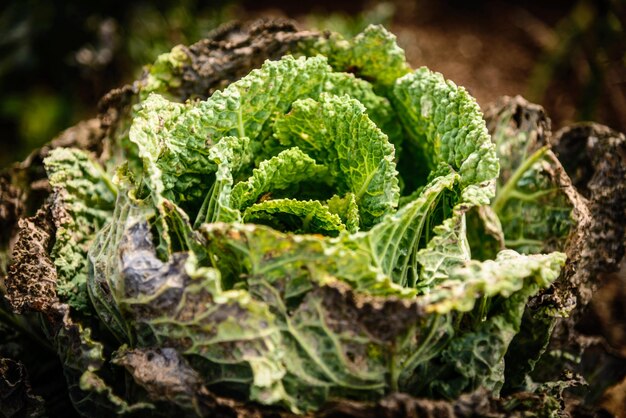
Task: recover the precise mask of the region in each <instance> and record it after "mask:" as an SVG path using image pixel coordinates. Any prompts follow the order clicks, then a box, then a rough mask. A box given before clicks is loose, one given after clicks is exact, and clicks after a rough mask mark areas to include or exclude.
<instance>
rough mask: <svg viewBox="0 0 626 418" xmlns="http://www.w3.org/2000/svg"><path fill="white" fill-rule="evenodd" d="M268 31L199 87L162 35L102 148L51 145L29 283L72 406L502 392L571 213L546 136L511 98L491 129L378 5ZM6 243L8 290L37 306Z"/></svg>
mask: <svg viewBox="0 0 626 418" xmlns="http://www.w3.org/2000/svg"><path fill="white" fill-rule="evenodd" d="M282 45H287V46H286V47H285V50H283V51H281V52H280V54H279V56H272V57H271V58H272V59H268V60H266V61H265V62H263V63H262V64H261V65H260V66H258V68H255V69H252V71H249V73H247V74H245V75H244V74H241V76H233V75H232V74H231V73H230V72H228V68H224V79H223V80H222V83H221V84H220V85H218V86H214V87H212V88H205V87H206V86H205V87H202V86H200V87H198V88H199V89H202V88H205V90H206V92H207V94H205V95H204V97H202V95H201V94H192V93H189V91H188V85H189V84H190V83H196V84H201V83H200V82H199V81H198V80H197V79H195V78H194V77H197V76H198V75H197V74H196V73H193V74H191V71H190V70H189V68H190V65H191V64H190V63H191V61H192V59H193V52H194V51H190V50H189V49H186V48H184V47H177V48H175V49H174V50H172V52H170V53H168V54H164V55H162V56H161V57H159V59H158V60H157V62H156V63H155V64H154V65H152V66H151V67H149V68H148V70H147V73H146V75H145V77H144V78H143V79H142V80H141V81H139V82H137V83H135V85H134V86H133V88H132V92H131V93H130V94H131V96H130V97H131V99H129V100H130V102H129V103H130V104H129V105H128V107H127V109H128V110H127V113H126V114H125V116H124V118H125V119H124V121H123V123H118V124H117V126H116V129H109V130H108V131H107V136H106V138H105V139H104V142H105V144H106V149H105V151H104V152H102V153H101V154H100V155H99V157H98V158H96V157H95V156H94V154H93V153H90V152H88V151H85V150H82V149H79V148H68V147H65V148H56V149H54V150H52V151H51V152H50V153H49V154H48V155H47V157H46V158H45V160H44V165H45V170H46V174H47V178H48V179H49V182H50V185H51V187H52V197H51V198H50V199H49V200H48V202H47V203H46V205H45V206H44V209H42V210H43V211H44V212H45V213H47V214H49V215H46V214H45V213H44V212H42V213H41V214H40V215H38V216H39V217H40V218H39V221H37V220H34V221H32V222H34V223H33V225H34V226H33V228H39V229H38V231H40V232H41V231H43V232H45V233H46V234H47V235H41V236H43V237H44V238H45V240H46V241H45V242H44V241H42V242H44V245H49V247H50V249H49V251H47V252H46V255H47V256H48V257H49V261H50V266H49V271H52V272H53V273H51V274H53V276H54V285H53V288H52V289H50V288H45V289H44V290H45V292H48V293H45V292H44V291H42V290H41V289H40V288H37V289H35V290H33V289H29V290H28V291H29V292H31V294H32V292H35V293H37V292H40V291H41V292H42V295H43V296H45V297H47V299H46V300H48V302H46V303H45V304H43V305H41V306H38V310H39V311H40V312H44V313H47V315H48V316H49V317H50V318H54V320H52V319H50V320H51V321H52V323H53V326H50V327H49V329H48V332H49V336H50V338H51V340H52V341H53V342H54V346H55V347H56V350H57V351H58V352H59V353H60V355H61V357H62V360H63V362H64V366H65V369H66V377H67V379H68V382H69V385H70V387H71V390H70V396H71V398H72V400H73V402H74V403H75V405H76V408H77V409H78V410H79V411H80V412H81V413H83V414H86V415H90V416H93V415H94V414H102V415H106V414H110V413H116V414H131V415H132V414H139V415H142V414H145V413H148V412H149V413H150V414H153V415H159V414H164V415H168V414H171V413H173V412H172V411H184V412H185V413H186V414H189V415H207V416H210V415H211V414H213V413H215V411H216V410H219V408H225V407H226V406H228V405H232V402H246V401H250V402H252V404H262V405H267V406H270V407H272V408H275V409H273V410H274V411H278V412H277V413H279V412H280V411H287V412H290V413H296V414H305V413H313V412H315V411H317V410H319V409H320V408H323V407H324V406H325V405H328V403H329V402H332V401H337V400H341V399H348V400H354V401H365V402H373V401H377V400H379V399H381V398H382V397H384V396H386V395H388V394H390V393H394V392H405V393H408V394H410V395H414V396H418V397H434V398H440V399H449V400H452V399H456V398H458V397H459V396H460V395H461V394H463V393H467V392H472V391H474V390H476V389H479V388H482V389H483V390H486V391H487V392H488V393H489V394H490V395H491V396H494V397H497V396H498V394H499V393H500V390H501V389H502V388H503V386H506V385H508V384H509V381H508V380H507V379H513V380H515V381H524V377H525V376H526V374H527V373H529V372H530V371H531V370H532V365H534V362H535V361H536V358H533V356H534V357H536V356H538V355H540V354H541V352H542V349H545V343H546V341H547V340H546V338H547V336H549V331H548V330H546V333H544V334H545V335H544V336H543V337H542V339H541V341H536V345H537V346H538V347H539V348H538V349H537V350H536V351H532V350H529V351H528V352H527V357H524V355H525V354H524V349H523V346H519V347H517V350H518V351H519V352H520V353H521V354H519V357H518V358H516V359H515V361H516V362H519V363H520V364H530V366H528V367H519V368H517V369H515V370H516V373H517V374H514V373H512V372H509V371H510V370H511V369H510V365H509V364H507V363H506V362H505V358H506V357H507V353H509V352H510V348H511V347H512V345H515V344H516V343H515V342H514V339H515V338H516V336H518V333H519V332H520V327H521V324H522V319H523V317H524V311H525V308H526V305H527V302H528V301H529V299H530V298H531V297H533V296H534V295H536V294H537V293H538V292H541V291H543V289H547V288H549V287H550V286H551V284H552V283H553V282H554V281H555V280H556V279H557V278H558V277H559V274H560V272H561V269H562V267H563V266H564V263H565V261H566V257H565V254H564V253H563V252H559V251H564V250H565V243H566V241H567V239H568V237H569V236H570V234H571V231H573V230H574V229H575V226H576V225H577V222H580V219H581V216H583V215H584V214H583V215H581V214H580V213H574V212H573V207H574V204H573V203H572V202H573V201H574V200H576V199H577V198H578V197H577V196H574V194H575V191H573V190H572V188H571V184H566V183H567V181H568V180H567V179H564V178H563V176H564V174H563V173H560V176H561V177H559V176H556V175H555V174H554V169H555V167H556V168H558V167H560V165H559V163H558V160H556V158H555V157H554V155H553V154H552V153H551V151H550V150H549V148H548V147H547V146H546V144H541V143H537V141H535V142H532V141H530V140H529V139H528V138H525V137H524V132H521V131H520V132H515V133H514V134H511V133H510V132H507V131H506V129H505V128H506V126H507V121H508V120H509V119H510V115H508V116H507V115H505V116H504V117H502V118H500V120H501V121H503V122H502V124H501V125H499V128H497V129H496V130H495V132H496V134H495V135H494V137H493V138H492V136H490V134H489V133H488V131H487V127H486V124H485V121H484V119H483V114H482V112H481V110H480V108H479V106H478V105H477V103H476V101H475V99H474V98H473V97H472V96H471V95H470V94H469V93H468V92H467V91H466V90H465V89H464V88H462V87H459V86H456V85H455V84H454V83H453V82H451V81H449V80H446V79H445V78H444V77H443V76H442V75H441V74H438V73H435V72H432V71H430V70H429V69H427V68H424V67H422V68H419V69H417V70H412V69H411V68H410V67H409V66H408V64H407V63H406V60H405V57H404V52H403V51H402V50H401V49H400V48H399V47H398V46H397V44H396V40H395V37H394V36H393V35H392V34H390V33H389V32H387V31H386V30H385V29H384V28H383V27H380V26H371V27H369V28H367V29H366V30H365V31H364V32H363V33H361V34H360V35H358V36H357V37H355V38H354V39H343V38H341V37H340V36H338V35H336V34H331V35H328V34H327V35H324V36H321V35H320V36H301V37H300V38H298V39H291V40H290V41H289V42H286V41H285V42H283V44H282ZM205 46H206V45H205ZM209 47H210V45H209ZM195 64H197V63H195ZM205 64H206V65H209V64H210V62H209V63H205ZM220 68H221V67H220ZM226 74H228V76H227V75H226ZM206 79H207V78H206V77H205V78H204V79H202V80H204V81H203V82H205V81H206ZM507 118H509V119H507ZM566 186H567V187H566ZM568 187H569V188H568ZM46 216H48V219H52V221H51V222H49V223H50V225H51V226H49V227H47V229H46V228H44V227H41V225H44V224H45V221H44V218H46ZM546 220H549V222H546ZM37 222H39V224H38V223H37ZM38 225H39V226H38ZM43 232H42V233H43ZM16 248H17V250H16V251H17V252H16V253H15V255H14V260H16V261H14V265H13V267H12V270H11V271H10V272H9V278H8V280H7V284H8V286H7V287H8V293H9V298H10V300H11V303H12V304H13V306H14V308H16V309H19V308H24V307H30V308H32V303H31V304H30V305H29V303H30V302H29V298H28V297H25V296H24V295H23V292H24V290H23V289H24V286H23V285H22V284H23V282H24V281H25V280H29V278H28V277H27V276H28V275H29V274H30V272H29V271H28V269H24V268H22V269H20V263H22V265H24V264H27V262H28V260H27V257H26V256H25V255H24V254H22V253H20V251H22V252H24V253H28V250H27V249H26V250H25V249H24V248H23V247H20V246H18V247H16ZM44 293H45V294H44ZM50 293H52V296H50V295H49V294H50ZM46 295H48V296H46ZM40 296H41V295H40ZM44 299H45V298H44ZM27 305H29V306H27ZM565 311H566V308H563V307H561V309H559V308H558V307H553V308H552V309H547V308H546V309H544V310H543V311H542V315H544V317H543V318H544V319H545V318H548V317H551V316H552V317H553V316H556V315H562V314H564V313H566V312H565ZM51 312H53V313H51ZM549 322H550V321H549V320H544V321H543V322H542V323H544V324H545V323H549ZM545 327H547V328H549V327H550V325H549V324H548V325H545ZM547 328H546V329H547ZM519 340H520V341H522V340H523V339H521V338H520V339H519ZM516 341H517V340H516ZM512 342H513V343H512ZM520 347H521V348H520ZM518 369H519V372H517V370H518ZM124 375H125V376H126V377H128V376H131V377H132V379H128V378H127V379H126V380H124V379H123V378H121V379H120V377H121V376H124ZM242 408H244V409H242V411H245V408H246V407H242ZM250 408H252V407H250ZM240 412H241V411H240ZM241 413H243V412H241ZM251 413H252V412H251Z"/></svg>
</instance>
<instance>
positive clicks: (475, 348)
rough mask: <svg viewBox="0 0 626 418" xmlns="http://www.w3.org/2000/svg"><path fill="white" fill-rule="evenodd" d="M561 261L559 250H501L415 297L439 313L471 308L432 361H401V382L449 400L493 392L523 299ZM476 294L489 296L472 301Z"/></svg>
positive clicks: (542, 285) (455, 271)
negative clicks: (529, 252)
mask: <svg viewBox="0 0 626 418" xmlns="http://www.w3.org/2000/svg"><path fill="white" fill-rule="evenodd" d="M564 264H565V255H564V254H562V253H552V254H548V255H533V256H526V255H519V254H517V253H516V252H514V251H512V250H505V251H502V252H501V253H500V254H499V255H498V257H497V259H496V260H495V261H491V260H490V261H485V262H478V261H471V262H469V263H467V265H466V266H465V267H462V268H457V269H453V270H452V271H451V272H450V278H449V279H448V280H446V281H444V282H442V283H441V284H440V285H439V286H437V287H435V288H434V289H432V291H431V292H430V293H428V294H425V295H422V296H419V297H418V300H419V303H420V304H424V307H425V309H426V310H427V311H430V312H437V313H439V314H444V315H449V314H450V313H451V312H453V311H457V312H461V313H462V312H470V311H472V310H473V312H472V314H471V315H467V316H466V317H458V319H457V324H458V325H457V326H456V328H457V329H456V330H455V334H456V335H455V336H454V338H452V340H451V341H450V343H449V345H447V346H446V347H445V348H443V350H441V351H440V352H439V353H438V354H437V357H436V359H433V360H432V361H431V362H430V363H423V364H422V365H420V366H418V367H417V369H414V365H415V363H414V362H413V361H411V360H412V359H410V360H408V361H407V362H406V368H405V371H404V373H403V375H401V380H400V381H401V386H402V385H403V386H405V388H406V389H408V388H410V389H409V390H412V391H414V392H425V393H426V394H428V395H429V396H433V395H436V396H444V397H447V398H450V399H453V398H456V397H458V396H459V395H460V394H461V393H464V392H467V391H472V390H474V389H476V388H477V387H479V386H484V387H486V388H488V389H489V390H491V391H494V392H495V393H498V391H499V390H500V388H501V387H502V383H503V381H504V355H505V354H506V352H507V350H508V347H509V344H510V343H511V340H512V339H513V337H514V336H515V335H516V334H517V333H518V332H519V329H520V324H521V321H522V315H523V313H524V308H525V307H526V302H527V301H528V299H529V297H531V296H532V295H534V294H536V293H537V292H538V291H539V290H540V289H542V288H546V287H547V286H549V285H550V283H552V282H553V281H554V280H556V278H557V277H558V276H559V273H560V270H561V267H562V266H563V265H564ZM481 296H482V297H489V298H492V299H489V300H490V303H487V304H485V303H482V304H480V305H477V304H476V302H477V301H478V300H480V297H481ZM485 301H486V299H483V302H485ZM457 315H459V314H457ZM412 370H414V371H412Z"/></svg>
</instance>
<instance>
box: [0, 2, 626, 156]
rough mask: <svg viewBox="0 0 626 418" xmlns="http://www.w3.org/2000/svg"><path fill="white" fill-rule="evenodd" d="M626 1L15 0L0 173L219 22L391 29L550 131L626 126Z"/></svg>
mask: <svg viewBox="0 0 626 418" xmlns="http://www.w3.org/2000/svg"><path fill="white" fill-rule="evenodd" d="M625 16H626V1H624V0H600V1H591V0H579V1H574V2H572V1H562V0H554V1H551V2H545V1H518V2H503V1H477V2H466V1H461V0H456V1H451V0H448V1H444V2H441V1H435V0H430V1H429V0H414V1H400V0H397V1H388V2H367V1H343V0H334V1H329V0H318V1H316V2H314V3H312V5H310V4H309V3H308V2H293V1H282V0H279V1H259V0H257V1H252V0H241V1H232V0H231V1H229V0H217V1H216V0H213V1H204V2H203V1H199V0H182V1H167V0H159V1H150V2H148V1H144V2H130V1H120V0H113V1H108V2H87V1H84V0H65V1H62V2H60V1H59V2H53V1H52V2H51V1H45V0H19V1H18V0H16V1H10V2H8V3H3V5H0V168H3V167H5V166H7V165H8V164H10V163H11V162H12V161H17V160H19V159H23V158H24V157H25V156H26V155H27V154H28V153H29V152H30V151H31V150H32V149H33V148H36V147H38V146H40V145H41V144H43V143H45V142H47V141H49V140H50V139H52V138H53V137H54V136H55V135H56V134H57V133H58V132H59V131H61V130H62V129H65V128H67V127H69V126H71V125H72V124H74V123H76V122H77V121H79V120H81V119H85V118H89V117H93V116H95V115H96V105H97V102H98V100H99V98H100V97H101V96H102V95H104V94H105V93H106V92H107V91H108V90H110V89H112V88H114V87H117V86H120V85H122V84H124V83H126V82H129V81H132V80H133V79H136V78H137V77H138V76H139V75H140V74H141V71H142V66H143V65H144V64H147V63H150V62H152V61H154V59H155V58H156V56H157V55H158V54H159V53H162V52H166V51H168V50H169V49H171V47H172V46H174V45H176V44H180V43H182V44H190V43H193V42H195V41H197V40H199V39H201V38H202V37H204V36H206V35H207V34H208V33H209V32H210V31H211V30H213V29H215V28H216V27H217V26H219V25H220V24H221V23H224V22H227V21H230V20H233V19H237V20H244V21H245V20H251V19H256V18H259V17H288V18H293V19H295V20H297V21H298V22H299V24H300V26H302V27H303V28H320V29H331V30H336V31H339V32H343V33H344V34H354V33H358V32H359V31H360V30H361V29H362V28H363V27H365V26H366V25H367V24H369V23H382V24H385V25H386V26H388V27H389V28H390V29H391V30H392V31H393V32H394V33H396V34H397V35H398V40H399V43H400V45H401V46H403V47H404V48H405V49H406V51H407V57H408V58H409V61H410V62H411V64H412V65H413V66H420V65H427V66H428V67H430V68H432V69H434V70H437V71H440V72H442V73H443V74H444V75H445V76H446V77H447V78H450V79H452V80H454V81H455V82H456V83H457V84H460V85H463V86H466V87H467V88H468V89H469V90H470V92H471V93H472V94H474V95H475V96H476V97H477V99H478V101H479V103H480V104H481V105H485V104H487V103H488V102H490V101H491V100H494V99H495V98H497V97H498V96H500V95H503V94H509V95H513V94H522V95H525V96H526V97H527V98H528V99H530V100H532V101H535V102H537V103H540V104H542V105H544V106H545V107H546V108H547V110H548V112H549V114H550V116H551V117H552V118H553V121H554V123H553V126H554V125H555V128H556V127H559V126H563V125H564V124H567V123H570V122H573V121H577V120H596V121H598V122H601V123H604V124H607V125H609V126H611V127H613V128H615V129H618V130H621V131H626V36H625V32H624V25H625V24H626V18H625Z"/></svg>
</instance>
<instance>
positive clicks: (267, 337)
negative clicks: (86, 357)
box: [120, 221, 287, 403]
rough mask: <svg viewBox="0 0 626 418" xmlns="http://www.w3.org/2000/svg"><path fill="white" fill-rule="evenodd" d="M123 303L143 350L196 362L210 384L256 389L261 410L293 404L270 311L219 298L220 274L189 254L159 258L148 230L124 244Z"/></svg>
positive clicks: (238, 294)
mask: <svg viewBox="0 0 626 418" xmlns="http://www.w3.org/2000/svg"><path fill="white" fill-rule="evenodd" d="M120 258H121V269H122V272H123V277H122V280H123V289H124V294H123V298H122V300H121V302H120V304H121V307H122V309H123V310H126V311H127V312H129V315H130V316H131V318H132V322H133V324H134V325H135V327H137V331H138V333H139V336H140V344H142V345H147V346H151V345H154V344H157V345H159V346H167V347H173V348H176V349H177V350H178V351H180V352H183V353H186V354H187V355H188V356H192V357H193V358H194V359H196V361H195V362H194V364H195V365H196V367H200V368H201V369H202V370H203V375H204V378H205V381H207V382H208V383H209V384H217V383H220V384H230V385H231V386H232V387H233V388H234V389H240V388H239V385H250V388H251V389H250V397H251V399H254V400H256V401H259V402H262V403H277V402H281V401H282V402H287V396H286V394H285V393H284V389H283V388H282V383H281V381H280V379H281V378H282V376H283V375H284V369H283V366H282V365H281V364H280V361H279V359H280V355H281V354H280V349H279V347H280V335H279V334H278V330H277V329H276V327H275V325H274V318H273V315H272V314H271V313H270V312H269V311H268V309H267V307H266V306H265V304H264V303H262V302H259V301H255V300H251V299H250V298H249V297H248V296H247V295H246V293H245V292H243V291H236V290H231V291H226V292H223V291H222V290H221V282H220V275H219V271H217V270H214V269H208V268H198V267H197V266H196V261H195V259H194V258H193V257H190V256H189V255H188V254H185V253H177V254H174V255H172V257H171V259H170V260H169V261H168V262H167V263H163V262H162V261H160V260H159V259H157V258H156V256H155V253H154V247H153V246H152V243H151V239H150V232H149V230H148V225H147V224H146V223H145V222H144V221H137V223H130V224H128V227H127V229H126V231H125V233H124V236H123V238H122V241H121V244H120Z"/></svg>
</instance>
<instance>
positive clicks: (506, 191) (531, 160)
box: [491, 145, 549, 215]
mask: <svg viewBox="0 0 626 418" xmlns="http://www.w3.org/2000/svg"><path fill="white" fill-rule="evenodd" d="M548 149H549V148H548V146H547V145H545V146H543V147H541V148H539V149H538V150H537V151H535V152H534V153H533V154H532V155H531V156H530V157H528V159H526V160H525V161H524V162H523V163H522V164H521V165H520V166H519V167H517V170H515V172H514V173H513V175H512V176H511V178H509V181H507V182H506V184H505V185H504V186H503V187H502V190H500V192H499V193H497V195H496V198H495V199H494V201H493V204H492V205H491V207H492V208H493V210H494V212H496V214H498V215H499V214H500V211H501V210H502V207H503V206H504V204H505V203H506V202H507V200H509V197H510V196H509V195H510V194H511V191H513V190H515V187H517V182H518V181H519V180H520V179H521V178H522V176H523V175H524V173H526V171H528V170H529V169H530V167H532V165H533V164H535V163H536V162H537V161H539V160H540V159H541V158H542V157H543V156H544V154H545V153H546V152H547V151H548Z"/></svg>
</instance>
